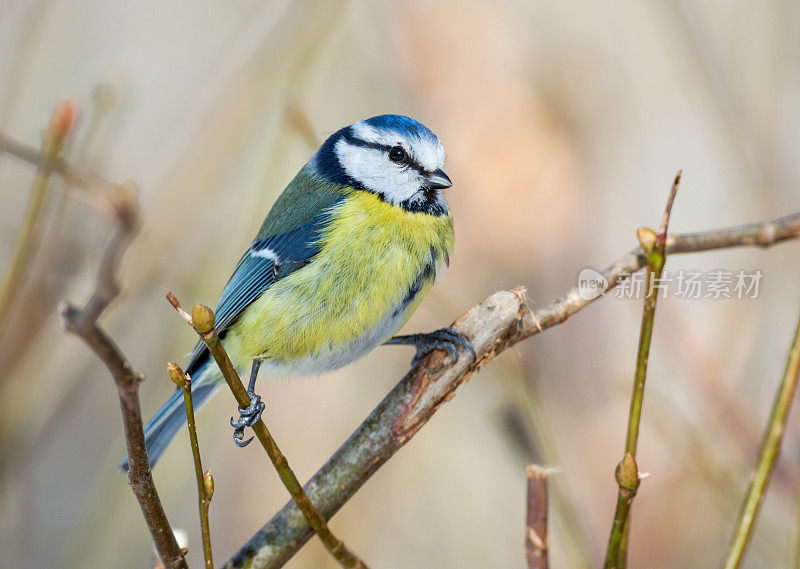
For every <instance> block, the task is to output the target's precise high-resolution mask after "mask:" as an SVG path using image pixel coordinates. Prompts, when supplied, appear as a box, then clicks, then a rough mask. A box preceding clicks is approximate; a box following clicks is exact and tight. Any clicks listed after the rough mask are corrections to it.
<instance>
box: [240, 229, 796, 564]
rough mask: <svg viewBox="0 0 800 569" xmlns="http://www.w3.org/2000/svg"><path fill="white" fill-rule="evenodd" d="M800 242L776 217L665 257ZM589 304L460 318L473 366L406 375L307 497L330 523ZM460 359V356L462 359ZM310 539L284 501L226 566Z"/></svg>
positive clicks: (637, 263)
mask: <svg viewBox="0 0 800 569" xmlns="http://www.w3.org/2000/svg"><path fill="white" fill-rule="evenodd" d="M798 237H800V213H796V214H793V215H788V216H786V217H782V218H780V219H775V220H771V221H766V222H762V223H754V224H750V225H743V226H739V227H731V228H727V229H721V230H717V231H708V232H703V233H689V234H681V235H671V236H669V237H668V238H667V252H668V253H672V254H676V253H690V252H699V251H708V250H711V249H721V248H731V247H741V246H748V245H757V246H761V247H767V246H769V245H773V244H775V243H778V242H781V241H784V240H787V239H794V238H798ZM644 265H645V257H644V252H643V250H642V248H641V247H637V248H635V249H633V250H631V251H630V252H628V253H627V254H625V255H623V256H622V257H621V258H619V259H617V260H616V261H615V262H614V263H613V264H611V265H610V266H609V267H607V268H606V269H604V270H603V271H601V273H602V275H603V276H604V277H605V278H606V279H607V282H608V284H607V287H606V289H605V292H608V291H609V290H611V289H613V288H614V287H615V286H617V284H618V283H619V282H621V281H623V280H624V279H626V278H628V277H629V276H630V275H631V274H633V273H635V272H636V271H638V270H639V269H641V268H642V267H644ZM594 300H596V298H595V299H593V300H584V299H583V298H581V296H580V294H579V292H578V288H577V287H575V288H573V289H571V290H570V291H568V292H567V293H566V294H564V295H563V296H561V297H559V298H557V299H555V300H553V301H552V302H550V303H549V304H547V305H545V306H544V307H542V308H541V309H539V310H537V311H535V312H532V311H531V310H530V309H529V308H528V305H527V302H526V298H525V290H524V289H514V290H507V291H500V292H497V293H495V294H493V295H491V296H490V297H488V298H487V299H486V300H484V301H483V302H481V303H480V304H478V305H477V306H474V307H473V308H471V309H470V310H468V311H467V312H465V313H464V314H463V315H461V316H460V317H459V318H458V319H457V320H456V322H455V323H454V326H455V327H456V328H457V329H459V330H460V331H461V332H464V333H465V334H466V335H467V336H468V337H469V338H470V341H471V342H472V346H473V348H474V349H475V352H476V354H477V361H476V363H474V364H473V363H471V362H470V361H469V360H470V358H469V357H461V358H459V360H458V361H457V362H455V363H453V362H449V360H445V355H444V354H443V353H441V352H435V353H433V354H431V355H430V356H428V357H426V358H424V359H423V360H422V361H421V362H420V363H419V364H418V365H417V367H415V368H413V369H412V370H410V371H409V372H408V373H407V374H406V375H405V377H403V379H402V380H401V381H400V382H399V383H398V384H397V385H396V386H395V387H394V389H392V391H391V392H389V394H388V395H387V396H386V397H385V398H384V399H383V401H381V402H380V403H379V404H378V406H377V407H376V408H375V409H374V410H373V411H372V413H370V415H369V417H367V418H366V420H365V421H364V422H363V423H362V424H361V425H360V426H359V427H358V428H357V429H356V430H355V432H353V434H351V435H350V437H349V438H348V439H347V441H345V443H344V444H343V445H342V446H341V447H340V448H339V450H337V451H336V453H335V454H334V455H333V456H332V457H331V458H330V459H329V460H328V462H326V463H325V465H324V466H322V468H320V469H319V471H317V473H316V474H314V476H313V477H312V478H311V480H310V481H309V482H307V483H306V485H305V489H306V492H307V494H308V496H309V498H310V499H311V500H312V501H313V502H314V504H316V505H317V507H318V508H319V510H320V513H321V514H322V515H323V516H324V517H325V518H326V519H330V518H331V517H332V516H333V515H334V514H335V513H336V512H337V511H338V510H339V508H341V507H342V506H343V505H344V504H345V503H346V502H347V500H349V499H350V497H351V496H352V495H353V494H355V492H356V491H357V490H358V489H359V488H360V487H361V486H362V485H363V484H364V482H366V481H367V480H368V479H369V477H370V476H372V474H374V473H375V471H377V470H378V468H380V467H381V466H382V465H383V464H384V463H385V462H386V461H387V460H389V458H391V456H392V455H393V454H394V453H396V452H397V451H398V450H399V449H400V448H401V447H402V446H403V445H404V444H405V443H406V442H408V441H409V440H410V439H411V437H413V436H414V434H416V432H417V431H418V430H419V429H420V428H421V427H422V426H423V425H424V424H425V423H426V422H427V421H428V419H430V417H431V416H432V415H433V414H434V413H435V412H436V410H437V409H438V408H439V407H440V406H441V405H442V404H443V403H444V402H446V401H448V400H449V399H451V398H452V397H453V395H454V392H455V390H456V388H457V387H458V386H459V385H461V384H462V383H464V382H465V381H467V379H469V377H470V376H471V375H472V373H473V372H474V371H476V370H477V369H479V368H480V367H482V366H484V365H486V364H487V363H488V362H489V361H491V360H492V359H493V358H494V357H495V356H496V355H497V354H499V353H501V352H502V351H503V350H505V349H506V348H508V347H509V346H512V345H514V344H516V343H517V342H519V341H521V340H524V339H526V338H529V337H531V336H534V335H536V334H538V333H540V332H542V331H544V330H547V329H548V328H551V327H553V326H556V325H558V324H561V323H562V322H565V321H566V320H567V319H568V318H569V317H570V316H572V315H573V314H575V313H577V312H578V311H580V310H581V309H583V308H584V307H586V306H587V305H589V304H591V303H592V302H594ZM463 355H465V354H462V356H463ZM312 535H313V532H312V530H311V528H310V527H309V525H308V524H307V523H306V522H305V520H304V519H303V516H302V514H301V513H300V511H299V510H298V509H297V507H296V505H295V504H294V503H293V502H289V503H287V504H286V505H285V506H284V507H283V508H281V510H280V511H278V513H276V514H275V515H274V516H273V517H272V519H271V520H270V521H269V522H267V524H266V525H264V526H263V527H262V528H261V529H260V530H259V531H258V532H257V533H256V534H255V535H254V536H253V537H252V538H250V540H249V541H248V542H247V543H246V544H245V545H244V546H243V547H242V548H241V549H240V550H239V551H238V552H237V553H236V554H235V555H234V556H233V557H232V558H231V559H230V560H229V561H228V562H227V563H226V564H225V568H227V569H232V568H241V567H253V568H255V567H258V568H262V569H274V568H277V567H281V566H283V564H285V563H286V562H287V561H288V560H289V559H290V558H291V557H292V555H294V554H295V553H296V552H297V551H298V550H299V549H300V547H301V546H302V545H303V544H304V543H305V542H306V541H308V539H309V538H310V537H311V536H312Z"/></svg>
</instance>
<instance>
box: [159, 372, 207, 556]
mask: <svg viewBox="0 0 800 569" xmlns="http://www.w3.org/2000/svg"><path fill="white" fill-rule="evenodd" d="M167 373H168V374H169V378H170V379H171V380H172V382H173V383H174V384H175V385H177V386H178V388H179V389H180V390H181V393H182V394H183V405H184V407H185V408H186V424H187V427H188V429H189V441H190V444H191V447H192V459H193V461H194V474H195V478H196V479H197V509H198V510H199V512H200V530H201V532H202V536H203V557H204V559H205V562H206V569H214V556H213V553H212V551H211V527H210V524H209V521H208V510H209V507H210V506H211V496H212V494H213V492H214V490H213V489H214V478H213V477H212V476H211V471H210V470H209V471H207V472H206V473H205V474H203V461H202V459H201V457H200V444H199V443H198V442H197V427H196V426H195V422H194V403H193V402H192V379H191V378H190V377H189V376H188V375H187V374H185V373H184V372H183V370H182V369H181V368H180V366H179V365H178V364H176V363H175V362H169V363H168V364H167ZM209 490H210V491H209Z"/></svg>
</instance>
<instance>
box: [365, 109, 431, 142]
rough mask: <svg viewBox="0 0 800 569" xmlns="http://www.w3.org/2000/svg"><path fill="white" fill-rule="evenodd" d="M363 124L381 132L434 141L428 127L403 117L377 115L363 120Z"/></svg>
mask: <svg viewBox="0 0 800 569" xmlns="http://www.w3.org/2000/svg"><path fill="white" fill-rule="evenodd" d="M364 123H365V124H368V125H369V126H372V127H375V128H378V129H381V130H393V131H395V132H398V133H400V134H401V135H403V136H405V137H412V136H416V137H418V138H427V139H430V140H436V135H435V134H433V133H432V132H431V131H430V130H429V129H428V127H426V126H425V125H424V124H422V123H420V122H418V121H415V120H414V119H412V118H410V117H405V116H403V115H378V116H377V117H372V118H371V119H367V120H365V121H364Z"/></svg>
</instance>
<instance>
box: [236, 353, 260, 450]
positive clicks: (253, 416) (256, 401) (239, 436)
mask: <svg viewBox="0 0 800 569" xmlns="http://www.w3.org/2000/svg"><path fill="white" fill-rule="evenodd" d="M260 367H261V360H260V359H258V358H256V359H254V360H253V367H252V369H251V371H250V383H249V384H248V385H247V395H249V396H250V404H249V405H248V406H247V407H239V419H238V420H237V421H234V420H233V417H231V427H233V442H234V444H236V446H237V447H239V448H242V447H246V446H247V445H249V444H250V441H252V440H253V437H250V438H249V439H247V440H244V430H245V428H246V427H252V426H253V425H255V424H256V423H258V422H259V421H260V420H261V414H262V413H263V412H264V408H265V407H266V406H265V405H264V403H263V402H262V401H261V396H260V395H256V392H255V389H256V378H257V377H258V369H259V368H260Z"/></svg>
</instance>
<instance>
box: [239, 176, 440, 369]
mask: <svg viewBox="0 0 800 569" xmlns="http://www.w3.org/2000/svg"><path fill="white" fill-rule="evenodd" d="M320 244H321V245H322V247H321V250H320V253H319V254H318V255H317V256H316V257H315V259H314V261H313V262H312V263H311V264H309V265H308V266H306V267H303V268H302V269H299V270H298V271H295V272H294V273H291V274H290V275H288V276H287V277H285V278H284V279H282V280H279V281H278V282H276V283H275V284H274V285H272V286H271V287H270V288H269V289H267V290H266V291H265V292H264V293H263V294H262V295H261V297H259V298H258V300H256V301H255V302H254V303H253V304H252V305H250V307H248V308H247V310H245V312H244V313H243V314H242V316H241V317H240V320H239V322H238V323H237V325H236V326H234V328H233V329H232V330H231V332H230V333H229V336H228V339H227V341H226V344H227V345H228V349H229V350H230V351H233V352H234V353H235V354H236V355H237V356H239V357H238V358H237V359H250V358H253V357H264V358H266V359H268V360H272V361H276V362H281V363H286V364H288V363H290V362H293V361H297V360H301V359H303V358H309V357H314V356H315V355H317V354H319V353H322V352H326V353H327V352H337V351H346V350H348V349H353V348H352V346H353V345H356V344H359V342H360V341H361V343H364V341H363V340H360V339H361V338H363V337H364V336H365V335H369V334H373V335H380V336H381V337H380V338H377V337H376V338H374V339H370V341H373V340H374V341H376V342H378V343H380V342H382V341H383V340H385V339H386V338H387V337H388V336H390V335H391V334H393V333H394V332H395V331H396V330H397V329H399V328H400V326H402V325H403V324H404V323H405V321H406V320H407V319H408V317H409V316H410V315H411V313H412V312H413V310H414V309H415V308H416V306H417V304H418V303H419V302H420V301H421V300H422V297H423V296H424V295H425V293H427V291H428V289H429V288H430V286H431V284H432V282H433V279H434V278H435V274H436V270H438V268H439V265H441V263H443V262H444V261H445V259H446V258H447V257H448V256H449V255H450V253H451V252H452V250H453V246H454V238H453V220H452V217H450V215H446V216H432V215H428V214H425V213H417V212H409V211H406V210H404V209H402V208H400V207H398V206H394V205H392V204H388V203H386V202H384V201H383V200H381V199H380V198H379V197H378V196H377V195H375V194H372V193H369V192H365V191H353V192H351V193H350V194H348V196H347V197H346V198H345V199H344V200H343V201H342V202H340V203H339V204H338V205H337V206H336V207H335V210H334V213H333V215H332V217H331V222H330V224H329V225H328V227H327V228H326V229H325V231H324V232H323V234H322V237H321V239H320ZM428 266H432V269H433V270H429V271H428V272H427V276H425V277H424V278H423V279H422V280H423V282H419V280H418V279H419V278H420V275H421V274H423V275H424V274H425V268H426V267H428ZM415 281H417V284H418V285H420V287H419V292H418V293H417V294H416V295H415V297H414V298H413V299H408V298H406V297H407V296H408V295H409V290H410V289H411V287H412V285H413V284H414V283H415ZM404 299H405V300H406V301H408V302H406V303H405V304H404V303H403V301H404ZM401 308H402V314H398V310H400V309H401ZM393 314H394V316H392V315H393ZM382 326H383V327H387V326H389V327H392V328H394V329H391V330H383V329H382V328H381V327H382ZM384 336H385V337H384ZM378 340H379V341H378ZM359 345H360V344H359ZM367 347H368V348H369V349H372V347H374V346H367ZM353 359H354V358H353ZM342 365H343V364H342ZM334 367H338V365H336V366H334Z"/></svg>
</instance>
